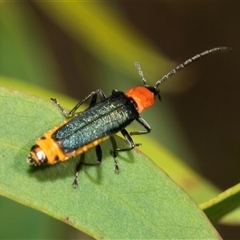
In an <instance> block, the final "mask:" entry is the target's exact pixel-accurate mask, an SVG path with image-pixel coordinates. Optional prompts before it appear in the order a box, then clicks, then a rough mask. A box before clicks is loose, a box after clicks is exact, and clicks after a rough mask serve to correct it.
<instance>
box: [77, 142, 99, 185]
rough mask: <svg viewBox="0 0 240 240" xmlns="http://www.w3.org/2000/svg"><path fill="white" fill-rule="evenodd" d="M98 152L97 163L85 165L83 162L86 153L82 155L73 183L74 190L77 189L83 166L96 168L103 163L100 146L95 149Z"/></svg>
mask: <svg viewBox="0 0 240 240" xmlns="http://www.w3.org/2000/svg"><path fill="white" fill-rule="evenodd" d="M95 150H96V155H97V163H84V162H83V161H82V160H83V159H84V155H85V154H84V153H83V154H82V155H81V157H80V160H79V163H78V164H77V167H76V173H75V177H74V180H73V183H72V186H73V188H76V187H77V186H78V176H79V172H80V170H81V168H82V166H83V165H88V166H95V165H99V164H100V163H101V162H102V149H101V146H100V145H97V146H96V147H95Z"/></svg>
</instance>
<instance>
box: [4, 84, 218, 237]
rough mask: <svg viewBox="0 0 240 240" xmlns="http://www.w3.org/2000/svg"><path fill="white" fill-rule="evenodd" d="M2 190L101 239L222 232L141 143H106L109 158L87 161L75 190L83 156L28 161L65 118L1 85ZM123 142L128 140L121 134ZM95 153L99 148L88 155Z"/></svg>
mask: <svg viewBox="0 0 240 240" xmlns="http://www.w3.org/2000/svg"><path fill="white" fill-rule="evenodd" d="M0 105H1V106H2V109H1V115H0V118H1V119H0V123H1V127H0V148H1V149H0V152H1V173H0V193H1V194H2V195H4V196H7V197H10V198H12V199H14V200H15V201H18V202H20V203H23V204H25V205H28V206H31V207H33V208H35V209H38V210H40V211H42V212H45V213H47V214H48V215H50V216H53V217H55V218H57V219H59V220H62V221H65V222H67V223H68V224H70V225H72V226H74V227H75V228H78V229H80V230H83V231H84V232H86V233H88V234H90V235H92V236H94V237H95V238H112V239H117V238H118V239H120V238H122V239H124V238H125V239H126V238H128V239H134V238H135V239H139V238H142V239H150V238H151V239H153V238H155V239H156V238H158V239H161V238H164V239H173V238H175V239H180V238H188V239H200V238H202V239H207V238H208V239H218V238H219V235H218V233H217V232H216V231H215V229H214V228H213V227H212V225H211V224H210V223H209V221H208V219H207V218H206V216H205V215H204V214H203V212H202V211H201V210H200V209H199V208H198V206H197V205H196V204H195V203H194V202H193V201H192V199H191V198H189V197H188V195H186V194H185V193H184V192H183V191H182V189H181V188H179V187H178V186H177V185H176V184H175V183H174V182H173V181H172V180H171V179H170V178H169V177H168V176H167V175H166V174H165V173H164V172H163V171H162V170H161V169H160V168H159V167H158V166H157V165H156V164H154V163H153V162H152V161H151V160H150V159H148V158H147V157H146V156H144V155H143V154H142V153H141V152H139V150H137V149H135V150H133V151H129V152H126V153H121V154H119V156H118V160H119V166H120V168H121V171H120V173H119V174H116V173H115V172H114V171H113V167H114V164H113V158H112V156H111V154H110V151H111V149H112V144H113V143H112V142H111V141H106V142H105V143H103V144H102V149H103V156H104V159H103V162H102V164H101V165H100V166H98V167H89V166H84V167H83V169H82V171H81V172H80V175H79V187H78V188H77V189H73V188H72V187H71V183H72V180H73V176H74V172H75V166H76V163H77V162H78V158H75V159H72V160H70V161H67V162H64V163H61V164H57V165H55V166H50V167H44V168H33V167H30V166H29V165H28V164H27V163H26V158H27V156H28V154H29V149H30V148H31V146H32V145H33V144H34V141H35V139H36V138H38V137H40V136H42V135H43V133H44V132H45V131H47V130H49V129H51V128H53V127H54V126H55V125H57V124H59V123H61V122H62V121H63V120H64V118H63V116H62V115H61V113H60V112H59V110H58V109H57V108H56V107H55V106H53V104H51V103H50V102H49V101H45V100H42V99H39V98H36V97H34V96H31V95H29V94H25V93H22V92H18V91H15V90H12V89H7V88H3V87H2V88H1V89H0ZM116 144H117V146H118V147H120V148H121V147H125V146H127V144H126V142H125V141H123V140H122V139H119V138H116ZM94 159H96V156H95V152H94V150H91V151H89V152H87V154H86V159H85V161H91V160H93V161H94Z"/></svg>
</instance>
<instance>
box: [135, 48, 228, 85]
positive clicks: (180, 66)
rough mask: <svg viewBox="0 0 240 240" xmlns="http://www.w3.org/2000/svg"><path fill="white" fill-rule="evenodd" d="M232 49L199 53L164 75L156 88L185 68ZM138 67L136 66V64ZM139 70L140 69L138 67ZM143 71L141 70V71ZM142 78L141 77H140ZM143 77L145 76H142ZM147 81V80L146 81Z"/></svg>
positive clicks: (215, 49)
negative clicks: (208, 56) (197, 61)
mask: <svg viewBox="0 0 240 240" xmlns="http://www.w3.org/2000/svg"><path fill="white" fill-rule="evenodd" d="M231 50H232V49H231V48H229V47H216V48H212V49H210V50H207V51H204V52H202V53H199V54H197V55H195V56H194V57H192V58H189V59H188V60H186V61H185V62H183V63H181V64H180V65H178V66H177V67H176V68H174V69H172V70H171V71H170V72H169V73H167V74H166V75H164V76H163V77H162V78H161V79H160V80H158V81H157V82H156V83H155V86H154V87H155V88H156V89H157V88H158V86H159V85H160V84H162V83H163V82H164V81H166V80H167V79H168V78H169V77H170V76H172V75H175V74H176V73H177V72H178V71H179V70H181V69H183V68H185V67H186V66H188V65H189V64H191V63H193V62H195V61H196V60H199V59H201V58H203V57H205V56H207V55H211V54H214V53H217V52H228V51H231ZM135 65H136V64H135ZM137 68H138V67H137ZM139 69H140V66H139ZM140 70H141V69H140ZM139 75H140V72H139ZM140 76H141V75H140ZM142 77H143V75H142ZM145 81H146V80H145Z"/></svg>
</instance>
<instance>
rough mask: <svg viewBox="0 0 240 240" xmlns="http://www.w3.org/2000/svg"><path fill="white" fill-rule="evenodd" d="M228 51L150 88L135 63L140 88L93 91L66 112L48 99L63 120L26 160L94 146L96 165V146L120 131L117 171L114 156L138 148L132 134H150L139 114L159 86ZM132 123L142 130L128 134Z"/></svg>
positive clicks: (54, 159) (52, 160)
mask: <svg viewBox="0 0 240 240" xmlns="http://www.w3.org/2000/svg"><path fill="white" fill-rule="evenodd" d="M229 50H230V48H228V47H217V48H213V49H210V50H207V51H204V52H202V53H200V54H197V55H195V56H194V57H192V58H189V59H188V60H186V61H185V62H183V63H182V64H180V65H178V66H177V67H176V68H174V69H172V70H171V71H170V72H168V73H167V74H166V75H164V76H163V77H162V78H161V79H160V80H158V81H157V82H156V83H155V85H154V86H150V85H148V84H147V81H146V79H145V78H144V75H143V72H142V70H141V67H140V65H139V63H135V66H136V68H137V71H138V74H139V75H140V77H141V80H142V82H143V85H142V86H137V87H133V88H130V89H129V90H127V91H126V92H125V93H124V92H122V91H118V90H116V89H114V90H113V91H112V94H111V95H110V96H109V97H106V95H105V94H104V92H103V91H102V90H101V89H97V90H96V91H93V92H91V93H90V94H89V95H88V96H87V97H85V98H84V99H83V100H81V101H80V102H78V103H77V105H76V106H75V107H74V108H73V109H72V110H70V111H68V110H66V109H64V108H63V107H62V106H61V105H60V104H59V102H58V101H57V100H56V99H54V98H51V101H52V102H53V103H54V104H55V105H56V106H57V107H58V108H59V109H60V111H61V112H62V114H63V115H64V116H65V117H66V118H67V120H66V121H65V122H64V123H62V124H60V125H58V126H56V127H55V128H53V129H52V130H50V131H48V132H46V133H45V134H44V136H43V137H41V138H39V139H37V140H36V143H35V145H33V146H32V148H31V150H30V155H29V156H28V159H27V161H28V162H29V163H30V164H31V165H35V166H36V165H44V164H50V165H52V164H56V163H58V162H63V161H66V160H68V159H70V158H72V157H75V156H78V155H79V154H81V153H83V152H87V151H88V150H89V149H91V148H94V147H95V149H96V155H97V164H100V163H101V160H102V150H101V147H100V145H99V144H100V143H101V142H103V141H105V140H106V139H108V138H109V137H110V136H112V135H114V134H116V133H117V132H119V131H120V132H121V133H122V135H123V137H124V138H125V139H126V140H127V142H128V144H129V147H127V148H121V149H120V148H115V149H113V152H112V153H113V158H114V162H115V167H114V169H115V171H116V172H118V171H119V166H118V162H117V153H118V152H124V151H129V150H131V149H133V148H134V147H136V146H139V145H140V144H139V143H135V142H134V140H133V139H132V137H131V136H132V135H140V134H147V133H149V132H150V131H151V127H150V125H149V124H148V123H147V122H146V121H145V120H144V119H143V118H142V117H141V116H140V113H141V112H142V111H143V110H145V109H146V108H148V107H151V106H152V105H153V104H154V101H155V97H158V99H159V100H161V96H160V90H159V85H160V84H162V83H163V82H164V81H165V80H167V79H168V78H169V77H170V76H172V75H174V74H176V72H178V71H179V70H181V69H183V68H184V67H186V66H187V65H189V64H191V63H192V62H194V61H196V60H198V59H200V58H202V57H205V56H207V55H210V54H213V53H216V52H226V51H229ZM97 98H99V101H97ZM90 99H91V100H90ZM87 100H90V105H89V107H88V108H87V109H86V110H84V111H83V112H77V110H78V108H79V107H80V106H81V105H82V104H83V103H85V102H86V101H87ZM134 120H136V121H137V122H138V123H139V124H141V125H142V126H143V128H144V130H142V131H134V132H130V133H128V131H127V130H126V129H125V128H126V127H127V126H128V125H129V124H131V122H133V121H134ZM80 164H82V163H79V165H78V166H77V170H76V175H75V178H74V181H73V186H74V187H76V186H77V185H78V183H77V179H78V174H79V169H80Z"/></svg>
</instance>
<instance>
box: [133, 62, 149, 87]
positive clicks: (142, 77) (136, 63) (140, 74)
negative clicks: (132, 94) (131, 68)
mask: <svg viewBox="0 0 240 240" xmlns="http://www.w3.org/2000/svg"><path fill="white" fill-rule="evenodd" d="M135 67H136V68H137V70H138V74H139V76H140V77H141V79H142V82H143V85H147V80H146V78H145V77H144V75H143V71H142V69H141V66H140V64H139V63H138V62H135Z"/></svg>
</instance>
